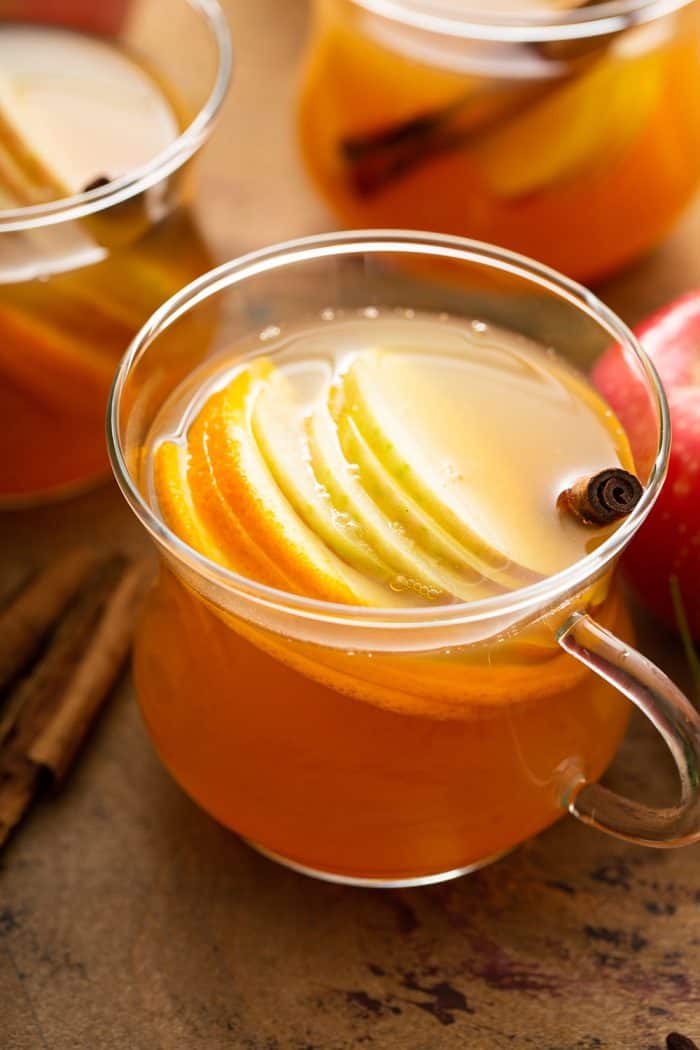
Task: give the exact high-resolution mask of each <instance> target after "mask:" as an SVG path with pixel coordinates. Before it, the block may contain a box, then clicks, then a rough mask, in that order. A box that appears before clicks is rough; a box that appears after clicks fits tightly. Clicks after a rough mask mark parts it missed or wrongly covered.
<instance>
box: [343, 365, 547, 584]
mask: <svg viewBox="0 0 700 1050" xmlns="http://www.w3.org/2000/svg"><path fill="white" fill-rule="evenodd" d="M437 378H438V377H437V367H436V368H433V367H432V366H431V367H429V368H428V369H426V370H423V369H420V368H419V369H416V370H414V369H412V367H411V365H410V364H406V363H405V362H403V361H402V360H401V358H400V356H399V355H391V354H386V353H382V352H381V351H378V350H366V351H362V352H361V353H359V354H358V355H357V356H356V357H355V358H354V360H353V362H352V364H351V366H350V368H349V369H348V371H347V372H346V373H345V376H344V378H343V385H342V397H343V402H344V409H343V410H344V411H345V412H346V414H347V416H348V418H349V419H352V420H353V422H354V424H355V427H356V430H357V432H358V433H359V434H360V435H361V436H362V437H363V438H364V441H365V444H366V445H367V446H368V447H369V448H370V449H371V450H372V452H373V454H374V456H375V458H376V459H377V460H378V461H379V462H380V463H381V464H382V465H383V467H384V468H385V470H386V471H387V473H388V474H389V475H391V477H392V478H393V479H394V482H395V483H396V484H397V485H398V486H399V487H400V488H401V489H403V490H404V491H405V492H406V493H407V495H408V496H410V497H411V498H412V500H413V501H414V503H416V504H418V505H419V506H420V507H422V508H423V511H424V513H425V514H426V515H427V516H429V517H430V518H432V519H433V520H434V522H435V523H436V525H437V526H438V527H439V529H440V530H441V531H442V532H446V533H447V534H448V535H450V536H451V537H452V538H453V540H454V541H456V542H457V543H458V544H459V546H460V548H461V549H462V550H463V551H464V552H465V558H466V559H467V560H466V566H468V567H469V568H470V569H472V570H473V571H475V572H477V573H478V574H479V575H481V576H484V577H487V578H489V579H492V580H494V581H495V582H497V583H499V584H501V585H503V586H506V587H508V588H509V589H510V588H512V587H517V586H524V584H525V583H526V582H532V581H533V579H535V578H538V576H539V575H540V574H539V573H537V572H536V571H535V570H532V569H530V568H529V566H526V565H522V566H521V565H515V566H514V565H513V564H512V559H511V558H510V557H509V555H508V554H507V553H506V552H505V550H503V549H501V548H499V546H498V543H497V542H495V541H489V540H487V539H486V538H485V537H486V536H487V535H490V534H491V531H492V530H490V529H489V528H488V521H487V519H484V520H483V521H480V520H479V515H478V512H475V510H474V508H472V507H471V506H470V504H471V502H472V501H471V500H470V494H469V492H468V491H466V492H465V485H464V484H463V479H462V477H461V474H460V473H459V470H458V467H457V466H455V465H454V463H452V462H451V461H449V460H445V461H437V459H434V458H433V456H432V455H431V450H430V449H429V447H428V446H425V445H422V439H423V438H425V436H426V435H429V434H430V432H431V430H437V429H438V427H441V429H442V433H441V435H440V436H441V438H442V439H443V440H442V446H443V447H447V448H449V443H450V440H452V439H454V440H455V441H456V440H457V438H458V435H459V431H460V426H459V424H460V422H461V420H460V410H459V406H457V408H456V410H455V406H454V405H450V404H449V401H448V400H446V397H438V404H441V405H442V407H444V412H445V415H444V416H443V418H442V420H438V419H437V417H433V418H432V419H430V418H429V419H427V420H426V419H424V420H423V422H424V424H425V425H424V429H423V431H422V432H421V427H420V425H417V426H416V427H415V429H414V428H413V427H412V426H411V425H410V422H409V421H408V420H406V419H405V418H404V412H403V406H405V405H406V404H411V405H412V406H416V411H420V407H421V406H423V407H426V405H427V402H426V391H427V390H429V384H430V382H431V380H432V379H434V380H435V381H436V383H437ZM449 380H450V377H449V375H448V376H447V385H449ZM444 393H445V395H447V394H448V390H447V389H445V391H444ZM450 410H452V412H450ZM452 413H453V414H454V417H455V418H453V416H452ZM443 468H447V470H446V476H445V471H444V469H443ZM454 489H456V490H457V491H456V492H455V493H454V496H453V490H454ZM455 497H456V498H455Z"/></svg>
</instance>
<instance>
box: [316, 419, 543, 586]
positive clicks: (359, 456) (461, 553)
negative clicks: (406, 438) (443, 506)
mask: <svg viewBox="0 0 700 1050" xmlns="http://www.w3.org/2000/svg"><path fill="white" fill-rule="evenodd" d="M336 425H337V427H338V438H339V441H340V446H341V448H342V450H343V452H344V454H345V456H346V458H347V459H348V460H350V461H351V462H352V463H355V464H356V465H357V468H358V477H359V480H360V482H361V483H362V486H363V488H364V489H365V491H366V492H367V493H368V494H369V495H370V496H371V497H372V499H373V500H374V501H375V503H376V504H377V506H378V507H379V508H380V510H381V511H382V513H383V514H384V516H385V517H386V518H387V519H388V520H389V521H395V522H397V524H398V525H399V526H400V527H401V529H402V530H403V531H404V532H405V533H406V535H408V536H409V537H410V538H411V539H412V540H413V541H414V542H415V543H416V544H417V546H418V548H419V550H420V551H421V553H422V554H424V555H427V556H428V557H431V558H433V559H437V561H438V564H439V565H440V567H441V571H442V572H443V573H445V574H449V578H450V579H451V581H452V582H451V590H452V593H453V594H455V596H457V597H460V598H462V599H463V600H465V601H475V600H476V599H477V598H481V597H486V596H488V595H492V594H494V591H495V590H496V589H497V588H495V587H494V583H493V581H488V580H485V579H484V577H483V576H482V575H481V573H480V572H478V571H477V570H475V569H473V568H472V567H471V565H472V556H471V553H470V551H469V550H467V549H466V548H465V547H463V546H462V545H461V544H460V543H458V542H457V541H456V540H455V539H453V537H452V536H450V534H449V533H448V532H446V531H445V530H444V529H442V528H441V527H440V526H439V524H438V523H437V522H436V521H435V520H434V518H431V517H430V515H429V514H426V513H425V511H424V510H423V508H422V507H421V506H420V505H419V504H418V503H417V502H416V501H415V500H413V499H412V498H411V497H410V496H409V495H408V493H407V492H406V491H405V490H404V489H403V488H401V485H400V484H399V483H398V482H397V481H396V480H395V479H394V478H393V477H392V476H391V474H390V473H389V472H388V470H386V468H385V467H384V466H383V464H382V463H381V462H380V460H379V459H378V458H377V457H376V456H375V454H374V452H373V451H372V449H371V448H370V447H369V445H368V444H367V442H366V440H365V438H364V437H363V435H362V434H361V433H360V431H359V430H358V428H357V424H356V423H355V421H354V420H353V419H352V418H351V417H349V416H346V415H344V414H343V413H342V412H341V413H340V414H339V415H338V416H337V417H336ZM505 575H506V574H505V573H504V577H505ZM535 579H538V577H537V576H535V575H533V574H527V573H525V572H524V571H523V570H520V571H519V570H517V568H514V569H513V582H512V585H513V586H521V587H522V586H525V584H526V583H532V582H534V580H535ZM502 582H503V580H501V583H502ZM508 582H509V583H510V582H511V578H510V574H509V575H508Z"/></svg>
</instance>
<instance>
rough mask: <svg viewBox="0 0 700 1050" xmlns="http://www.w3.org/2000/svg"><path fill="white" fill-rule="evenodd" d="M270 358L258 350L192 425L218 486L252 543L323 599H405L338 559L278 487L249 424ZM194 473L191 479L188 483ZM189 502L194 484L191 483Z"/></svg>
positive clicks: (379, 602)
mask: <svg viewBox="0 0 700 1050" xmlns="http://www.w3.org/2000/svg"><path fill="white" fill-rule="evenodd" d="M271 369H272V366H271V364H270V362H269V361H267V360H266V359H264V358H258V359H256V360H255V361H253V362H252V363H251V364H250V365H248V366H247V367H246V368H244V369H243V370H242V371H240V372H239V373H238V374H237V375H236V376H235V377H234V378H233V380H232V381H231V382H230V383H229V385H228V386H227V387H225V388H224V389H223V390H220V391H218V392H217V393H215V394H212V396H211V397H210V398H209V400H208V401H207V402H206V404H205V405H204V407H203V408H202V410H201V412H200V414H199V416H198V418H197V421H196V425H195V427H196V429H195V427H193V428H192V430H193V437H195V436H196V434H197V431H201V440H202V445H203V446H204V445H205V446H206V452H207V457H208V459H209V462H210V464H211V467H212V470H213V471H214V473H215V477H216V484H217V488H218V491H219V492H220V493H221V496H222V497H223V500H224V501H225V503H226V504H227V505H228V507H229V508H230V509H231V510H232V511H233V512H234V513H235V516H236V518H237V519H238V522H239V524H240V526H241V528H242V529H243V531H244V532H245V534H246V535H247V536H249V537H254V539H255V543H256V545H257V546H258V547H259V548H260V549H261V550H262V551H263V552H264V553H265V554H266V555H267V557H268V558H269V559H271V560H272V561H273V562H274V564H275V565H277V566H278V567H279V569H280V570H281V571H282V572H283V573H284V575H285V576H286V577H288V578H289V579H290V580H292V581H294V583H295V585H296V587H297V588H298V589H299V590H300V591H301V592H302V593H303V594H307V595H309V596H311V597H316V598H321V599H323V600H326V601H333V602H343V603H350V604H361V605H370V606H374V607H379V608H381V607H386V606H391V605H404V604H406V600H405V598H401V597H400V596H399V595H398V594H394V593H393V592H392V591H391V590H390V589H389V588H388V587H385V586H383V585H381V584H379V583H375V582H374V581H372V580H369V579H367V577H366V576H363V575H362V574H361V573H359V572H357V571H356V570H354V569H353V568H352V567H351V566H349V565H346V564H345V563H344V562H343V561H341V559H340V558H339V557H338V556H337V555H336V554H334V553H333V551H332V550H330V549H329V548H328V547H327V546H326V544H325V543H324V542H323V540H321V539H320V538H319V537H318V536H317V535H316V534H315V533H314V532H313V531H312V530H311V529H310V528H309V527H308V526H307V525H306V524H305V523H304V522H303V521H302V519H301V518H300V517H299V515H298V514H297V512H296V511H295V510H294V508H293V507H292V505H291V504H290V503H289V501H288V500H287V499H286V497H285V496H284V494H283V493H282V492H281V490H280V489H279V487H278V485H277V483H276V481H275V478H274V476H273V475H272V473H271V471H270V470H269V468H268V466H267V464H266V462H265V459H264V457H263V456H262V454H261V452H260V449H259V448H258V445H257V442H256V440H255V437H254V435H253V432H252V428H251V418H250V417H251V412H252V406H253V403H254V399H255V396H256V393H257V392H258V391H259V384H261V383H265V382H266V381H267V380H268V378H269V375H270V373H271ZM194 480H195V479H194V477H193V478H192V481H193V483H194ZM193 496H194V498H195V503H197V492H196V491H195V490H194V488H193Z"/></svg>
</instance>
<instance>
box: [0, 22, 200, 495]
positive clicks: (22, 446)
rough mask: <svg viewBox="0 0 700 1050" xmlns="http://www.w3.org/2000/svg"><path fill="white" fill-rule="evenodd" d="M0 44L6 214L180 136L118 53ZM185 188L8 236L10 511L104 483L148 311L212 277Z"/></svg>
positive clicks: (3, 488)
mask: <svg viewBox="0 0 700 1050" xmlns="http://www.w3.org/2000/svg"><path fill="white" fill-rule="evenodd" d="M0 45H1V46H0V51H1V52H2V54H3V55H4V56H5V59H4V61H3V66H2V69H0V88H1V89H2V91H0V103H1V105H0V162H2V161H4V164H3V163H0V212H1V211H3V210H6V209H16V208H26V207H28V206H31V205H36V204H39V203H43V202H45V201H48V200H51V199H59V198H62V197H65V196H70V195H72V194H76V193H78V192H80V191H81V190H82V189H83V188H84V187H85V186H86V185H87V184H88V183H90V182H91V181H92V180H93V178H95V177H98V176H100V175H102V174H104V176H105V178H106V177H110V178H117V177H119V176H120V175H122V174H124V172H125V171H129V170H132V168H133V167H140V166H142V165H143V164H145V163H149V162H150V161H152V160H153V157H154V156H155V154H157V153H158V152H159V150H161V149H162V148H164V147H165V145H167V144H169V143H170V142H171V141H172V140H173V139H174V138H175V137H176V136H177V134H178V133H179V128H180V126H181V124H182V122H183V120H184V115H183V117H182V119H180V114H179V111H178V107H177V103H176V101H174V100H171V99H170V97H169V92H168V87H167V85H162V84H160V83H156V81H155V79H154V78H153V77H151V75H150V74H148V73H147V72H145V71H144V70H142V69H141V67H140V66H138V65H137V64H136V63H135V62H134V61H132V60H131V59H130V58H129V57H128V56H125V55H124V54H122V52H121V51H120V50H119V49H118V48H117V47H116V46H114V45H113V44H111V43H110V42H108V40H96V39H94V38H91V37H83V36H82V35H81V34H79V33H74V32H71V31H66V30H61V29H47V28H45V27H35V28H30V27H27V26H24V27H16V26H10V27H9V28H8V27H4V26H0ZM94 49H96V50H94ZM105 56H107V58H108V59H109V61H107V62H105V61H104V57H105ZM8 57H9V59H10V60H11V61H8ZM110 63H111V64H110ZM64 66H65V76H64V75H63V70H64ZM100 67H102V68H100ZM93 74H94V77H95V84H94V85H92V83H91V79H90V78H91V76H92V75H93ZM8 99H9V102H8ZM132 103H133V104H132ZM3 106H4V107H5V108H4V109H3V108H2V107H3ZM3 121H4V122H5V123H3ZM8 121H9V124H8ZM8 127H10V129H11V131H10V132H8ZM3 151H4V153H3ZM8 158H9V159H8ZM8 172H9V175H8ZM182 175H183V173H182V172H178V173H176V174H175V175H174V176H172V177H171V179H170V182H169V184H168V185H167V186H158V187H154V188H153V189H152V190H151V191H147V192H146V193H145V194H142V195H140V196H136V197H132V198H131V199H130V200H127V201H124V202H122V203H120V204H117V205H113V206H112V207H109V208H106V209H105V210H103V211H101V212H97V213H94V214H92V215H90V216H87V217H85V218H83V219H81V220H78V221H71V222H59V223H56V224H49V225H46V226H43V227H37V228H33V229H29V228H24V229H22V230H21V231H10V230H7V231H2V230H0V419H2V426H0V503H4V504H6V505H13V504H15V503H23V502H26V501H32V500H34V499H37V498H43V497H45V496H54V495H60V494H63V493H70V492H72V491H74V490H75V489H77V488H80V487H82V486H83V485H85V484H86V483H89V482H91V481H92V480H94V479H96V478H98V477H100V476H101V475H103V474H106V473H107V471H108V462H107V453H106V447H105V440H104V415H105V408H106V403H107V396H108V393H109V388H110V385H111V381H112V376H113V372H114V368H115V366H116V364H117V362H118V360H119V358H120V357H121V355H122V354H123V353H124V351H125V350H126V348H127V347H128V345H129V343H130V341H131V340H132V338H133V337H134V335H135V334H136V333H137V332H138V330H139V328H140V327H141V326H142V325H143V324H144V322H145V321H146V320H147V319H148V317H149V316H150V315H151V314H152V313H153V311H154V310H155V309H156V308H157V307H158V306H160V305H161V304H162V303H163V301H164V300H165V299H167V298H169V297H170V296H171V295H172V294H173V293H174V292H176V291H177V290H178V289H179V288H181V287H182V286H183V285H184V284H187V283H188V282H189V281H190V280H192V279H193V278H194V277H196V276H198V275H199V274H200V273H202V272H203V271H205V270H206V269H207V268H208V267H209V265H210V257H209V255H208V253H207V251H206V249H205V247H204V245H203V242H202V240H201V238H200V236H199V234H198V231H197V229H196V228H195V225H194V223H193V221H192V219H191V217H190V216H189V215H188V212H187V210H186V208H185V207H184V206H180V207H178V208H176V209H175V208H174V205H175V203H176V198H177V197H179V196H181V194H182V186H181V182H182Z"/></svg>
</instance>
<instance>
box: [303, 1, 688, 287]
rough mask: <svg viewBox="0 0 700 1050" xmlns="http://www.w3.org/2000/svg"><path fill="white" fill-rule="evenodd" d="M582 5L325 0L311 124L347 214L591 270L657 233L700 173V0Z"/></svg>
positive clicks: (324, 183)
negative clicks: (568, 7) (551, 7)
mask: <svg viewBox="0 0 700 1050" xmlns="http://www.w3.org/2000/svg"><path fill="white" fill-rule="evenodd" d="M508 6H510V8H511V11H513V9H514V8H515V9H516V13H510V14H508V13H507V12H506V9H507V8H508ZM520 6H521V9H522V8H524V7H526V6H527V5H524V4H521V5H520ZM573 6H574V9H573V10H568V11H558V12H554V11H550V12H547V13H543V8H544V7H545V5H540V6H539V13H532V14H530V13H528V14H518V13H517V5H513V4H510V5H508V4H500V5H494V7H495V8H496V10H495V11H492V10H490V5H488V4H481V5H479V4H476V3H472V4H462V3H455V0H314V19H313V25H312V30H311V37H310V41H309V45H308V49H307V56H306V60H305V66H304V73H303V79H302V89H301V95H300V104H299V132H300V138H301V145H302V150H303V154H304V158H305V161H306V166H307V168H308V170H309V172H310V174H311V176H312V178H313V179H314V181H315V182H316V184H317V186H318V187H319V189H320V190H321V191H322V193H323V195H324V196H325V198H326V199H327V201H328V202H329V203H330V205H331V206H332V208H333V210H334V211H335V212H336V213H337V214H338V216H339V217H340V218H341V220H342V221H343V222H344V223H346V224H347V225H348V226H350V227H357V226H381V227H384V226H389V227H406V226H408V227H411V228H417V229H426V230H436V231H439V232H443V233H451V234H458V235H460V236H465V237H476V238H478V239H480V240H484V241H490V242H492V243H496V244H502V245H505V246H506V247H508V248H512V249H513V250H515V251H519V252H523V253H525V254H527V255H531V256H533V257H534V258H537V259H541V260H542V261H543V262H545V263H547V264H548V265H550V266H554V267H556V268H557V269H559V270H561V271H562V272H563V273H566V274H568V275H569V276H571V277H575V278H576V279H577V280H581V281H586V282H588V283H590V282H592V281H594V280H599V279H600V278H602V277H603V276H605V275H608V274H609V273H611V272H612V271H614V270H615V269H617V268H619V267H620V266H622V265H623V264H625V263H628V262H630V261H631V260H632V259H634V258H635V257H637V256H639V255H640V254H642V253H643V252H645V251H647V250H648V249H650V248H651V247H653V246H654V245H655V244H656V243H658V242H659V241H660V240H661V238H662V237H663V236H664V234H665V233H666V232H667V230H668V229H669V227H670V226H671V225H672V223H673V221H674V220H675V219H676V217H677V216H678V214H679V213H680V212H681V210H682V209H683V207H684V206H685V205H686V204H687V203H688V201H689V200H690V199H691V197H692V196H693V194H694V193H695V190H696V188H697V185H698V181H699V180H700V47H699V39H700V4H699V3H698V2H697V0H613V2H609V3H600V4H598V5H584V6H583V7H581V6H580V5H579V6H578V8H576V6H575V5H573ZM499 8H500V10H499ZM532 8H533V9H534V11H535V12H537V5H536V4H534V5H532ZM487 9H488V10H487Z"/></svg>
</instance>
